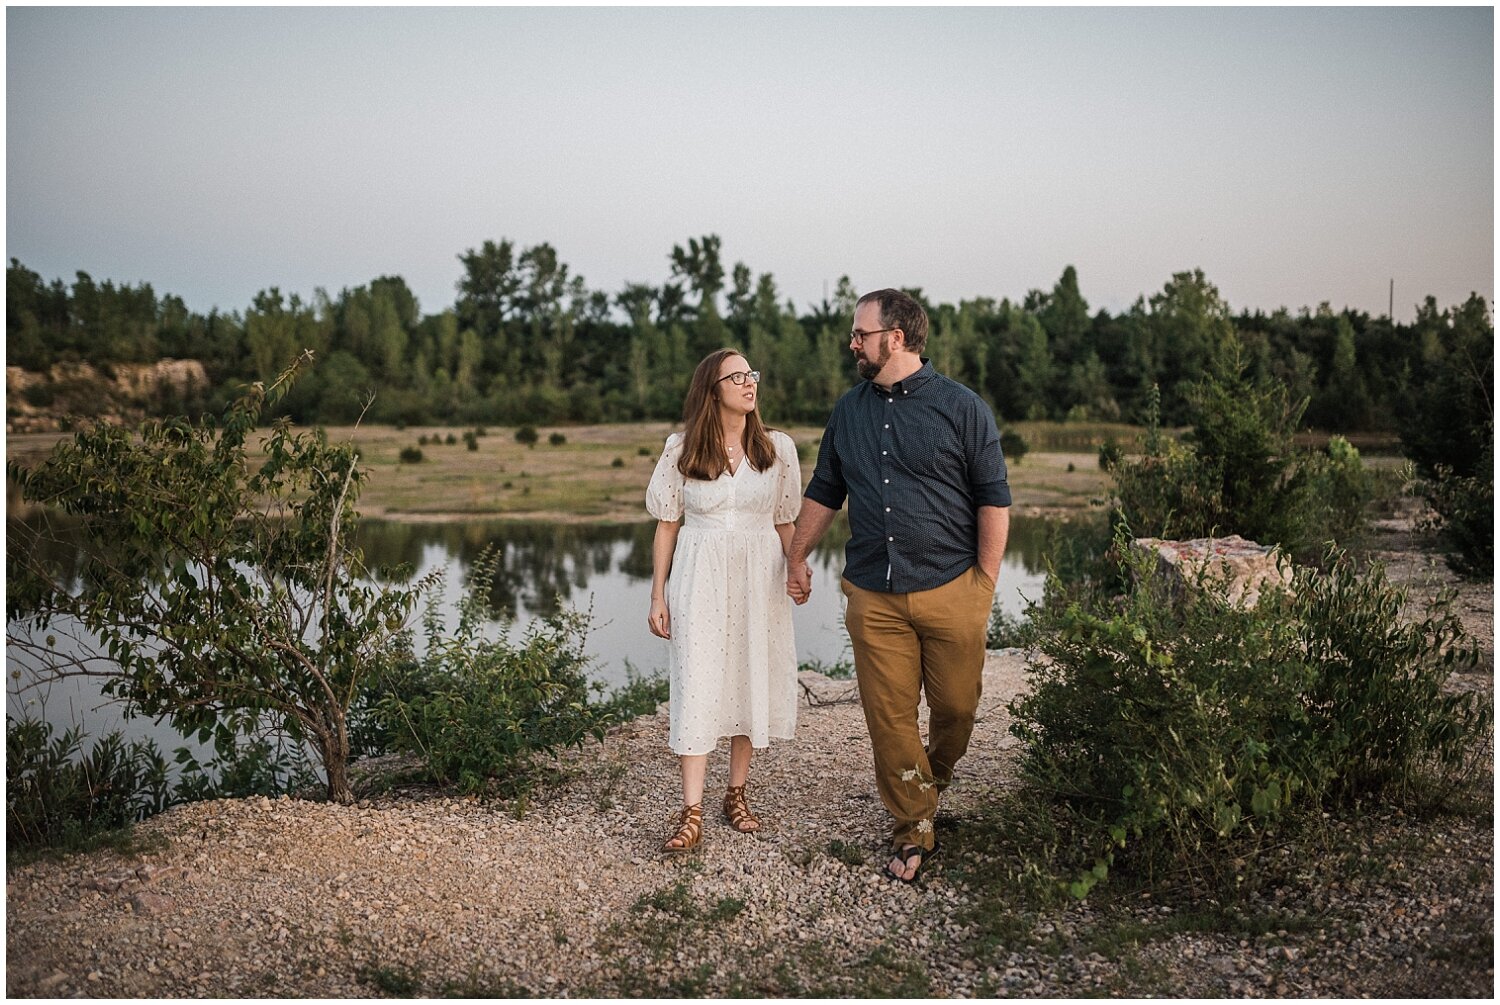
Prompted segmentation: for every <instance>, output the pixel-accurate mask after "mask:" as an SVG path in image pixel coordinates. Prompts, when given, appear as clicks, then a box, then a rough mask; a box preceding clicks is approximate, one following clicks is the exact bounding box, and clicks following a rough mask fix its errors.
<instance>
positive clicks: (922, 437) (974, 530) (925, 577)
mask: <svg viewBox="0 0 1500 1005" xmlns="http://www.w3.org/2000/svg"><path fill="white" fill-rule="evenodd" d="M804 495H805V496H806V497H807V498H808V499H811V500H812V501H813V502H816V503H821V504H823V505H824V506H827V507H828V508H829V509H835V510H836V509H838V508H839V507H840V506H842V505H843V504H844V499H845V498H846V497H847V498H848V500H849V530H850V538H849V544H848V545H847V546H846V548H845V551H844V576H845V578H847V579H848V580H849V582H851V583H853V584H854V585H855V586H858V587H860V588H861V589H865V590H880V591H886V592H891V593H913V592H916V591H918V590H931V589H934V588H936V587H939V586H942V585H943V584H944V583H946V582H949V581H950V580H952V579H953V578H954V577H955V576H957V575H958V574H959V573H961V572H964V571H965V570H966V569H968V568H970V567H971V566H973V565H975V564H976V563H977V562H978V561H979V517H978V509H979V507H980V506H1009V505H1010V485H1009V484H1008V483H1007V482H1006V476H1005V458H1004V456H1002V455H1001V453H1000V433H999V431H998V430H997V429H996V428H995V417H994V415H993V414H991V412H990V408H989V406H988V405H986V404H985V403H984V400H983V399H982V398H980V397H979V395H977V394H975V393H974V392H973V391H971V390H969V389H968V388H967V387H964V386H963V385H962V384H960V383H959V382H958V381H956V380H953V379H952V378H949V377H945V376H943V375H942V374H940V373H937V372H936V371H934V370H933V369H932V364H931V363H929V362H928V361H927V360H926V359H925V358H924V359H923V360H922V369H920V370H918V371H917V372H916V373H914V374H912V375H911V376H910V377H908V378H906V379H905V380H903V381H899V382H898V383H897V384H896V385H895V386H894V387H892V388H891V389H890V390H888V391H887V390H886V389H884V388H882V387H879V386H878V385H876V384H875V383H874V382H873V381H863V382H862V383H860V384H859V385H858V386H856V387H854V388H852V389H850V390H849V391H848V393H846V394H845V395H844V396H843V397H841V398H839V400H838V403H837V404H835V405H834V406H833V414H832V415H830V416H829V417H828V426H827V427H826V428H825V429H824V430H823V442H822V443H821V444H820V445H819V447H818V465H817V468H816V469H815V470H814V471H813V477H812V481H811V482H809V483H808V486H807V490H806V491H805V492H804Z"/></svg>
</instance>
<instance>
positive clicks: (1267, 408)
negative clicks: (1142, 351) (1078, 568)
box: [1112, 343, 1371, 561]
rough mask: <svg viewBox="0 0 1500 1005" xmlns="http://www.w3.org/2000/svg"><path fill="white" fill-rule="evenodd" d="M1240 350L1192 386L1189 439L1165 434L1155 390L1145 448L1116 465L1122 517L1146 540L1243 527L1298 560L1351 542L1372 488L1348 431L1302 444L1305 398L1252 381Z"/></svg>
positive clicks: (1226, 531) (1360, 526) (1358, 531)
mask: <svg viewBox="0 0 1500 1005" xmlns="http://www.w3.org/2000/svg"><path fill="white" fill-rule="evenodd" d="M1239 353H1240V350H1239V346H1238V344H1237V343H1236V345H1235V346H1234V348H1233V350H1232V351H1231V352H1229V353H1227V354H1226V355H1225V356H1223V357H1222V358H1220V359H1218V360H1216V361H1215V363H1214V364H1213V367H1212V369H1211V370H1210V372H1209V374H1208V375H1207V376H1206V377H1204V379H1203V380H1202V381H1200V382H1199V383H1197V384H1195V385H1193V386H1192V387H1191V388H1190V389H1189V391H1188V394H1187V398H1188V402H1189V409H1190V411H1189V418H1190V419H1191V420H1192V422H1193V428H1192V430H1191V431H1190V433H1189V434H1188V435H1187V436H1186V437H1185V440H1187V441H1188V442H1177V441H1174V440H1173V439H1172V438H1170V437H1168V436H1165V435H1163V433H1162V431H1161V427H1160V423H1159V406H1160V393H1159V392H1158V391H1157V389H1156V388H1152V393H1151V397H1150V399H1149V403H1148V406H1147V415H1146V427H1147V431H1146V443H1145V452H1144V454H1143V455H1142V456H1141V457H1140V458H1138V459H1136V460H1134V461H1124V460H1121V461H1118V462H1116V463H1115V465H1114V467H1113V471H1112V473H1113V475H1114V480H1115V494H1116V496H1117V498H1118V500H1119V515H1120V519H1121V521H1122V522H1123V523H1125V524H1128V525H1129V526H1130V527H1131V528H1132V529H1133V530H1134V531H1135V533H1137V534H1140V535H1142V536H1148V537H1166V538H1171V537H1177V538H1194V537H1209V536H1216V535H1227V534H1240V535H1243V536H1244V537H1247V538H1250V539H1252V540H1254V541H1258V542H1260V543H1261V544H1279V545H1281V547H1282V548H1283V549H1284V550H1285V551H1287V552H1288V553H1290V554H1291V555H1292V556H1293V557H1295V558H1297V559H1298V560H1300V561H1311V560H1316V559H1319V558H1321V557H1322V556H1323V555H1324V554H1326V552H1327V546H1328V544H1329V543H1331V542H1340V543H1345V544H1347V543H1352V542H1353V541H1354V540H1355V539H1357V538H1358V537H1359V536H1360V534H1361V533H1362V532H1363V528H1364V506H1365V503H1366V502H1368V500H1369V498H1370V494H1371V489H1370V483H1369V478H1368V475H1367V474H1366V472H1365V471H1364V468H1363V466H1362V465H1361V463H1360V458H1359V452H1358V451H1356V450H1355V449H1354V448H1353V447H1352V446H1350V445H1349V444H1348V442H1347V441H1345V440H1344V439H1343V438H1342V437H1335V438H1334V440H1333V441H1331V442H1330V444H1329V449H1328V451H1325V452H1322V453H1318V452H1314V451H1309V450H1298V449H1296V448H1295V447H1294V446H1293V443H1292V436H1293V434H1294V433H1295V432H1296V429H1297V424H1298V421H1299V420H1300V418H1301V415H1302V409H1303V408H1304V407H1305V405H1306V402H1302V403H1297V404H1294V403H1292V402H1291V401H1290V400H1289V399H1288V396H1287V391H1286V388H1285V386H1284V385H1282V384H1281V383H1279V382H1276V381H1273V380H1270V379H1263V380H1258V381H1253V380H1251V379H1250V377H1249V376H1248V366H1247V364H1245V363H1244V362H1243V361H1242V360H1241V357H1240V354H1239Z"/></svg>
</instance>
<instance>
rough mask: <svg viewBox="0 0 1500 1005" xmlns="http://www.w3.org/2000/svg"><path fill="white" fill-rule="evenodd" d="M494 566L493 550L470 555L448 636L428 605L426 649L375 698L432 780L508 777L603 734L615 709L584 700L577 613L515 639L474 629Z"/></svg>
mask: <svg viewBox="0 0 1500 1005" xmlns="http://www.w3.org/2000/svg"><path fill="white" fill-rule="evenodd" d="M498 565H499V553H498V552H496V551H495V550H494V549H493V548H491V549H487V550H486V551H485V552H484V553H483V554H482V555H481V556H480V557H479V558H478V559H477V560H476V561H475V563H474V566H473V572H472V573H471V577H472V578H471V581H470V584H469V589H468V591H467V592H466V593H465V596H464V598H463V599H462V600H461V601H460V604H459V623H458V626H457V629H456V631H455V632H454V634H453V635H452V636H451V637H448V638H444V637H443V635H442V631H443V625H442V624H441V619H440V618H439V617H438V616H437V615H436V613H435V610H436V608H435V607H434V606H429V610H428V616H427V618H426V619H425V632H426V639H427V647H426V656H425V657H424V658H423V659H422V660H421V661H420V662H416V661H413V662H411V663H409V664H408V665H407V666H406V667H405V668H404V669H401V670H397V671H393V673H394V677H393V678H392V679H389V680H388V681H387V683H386V685H385V691H386V694H385V697H383V698H382V699H381V700H380V701H379V702H378V704H377V710H378V715H379V717H380V719H381V721H382V722H383V723H384V725H385V728H386V729H387V730H388V732H389V735H390V737H391V742H392V745H393V746H394V747H395V748H396V749H398V750H405V751H409V752H411V753H417V754H420V755H422V757H423V758H424V760H425V762H426V766H427V772H428V775H429V776H430V777H431V778H432V780H433V781H435V782H438V783H440V784H451V785H456V786H458V788H460V789H461V790H463V791H464V792H468V793H479V792H484V791H485V790H487V789H488V788H489V786H490V784H491V782H492V781H495V780H502V781H505V782H507V783H509V784H515V783H517V782H518V781H519V780H522V779H524V778H525V776H526V774H527V769H528V768H529V767H530V765H531V762H532V761H533V759H534V758H535V757H536V756H537V755H540V754H550V755H555V754H556V753H557V751H558V750H559V749H561V748H563V747H569V746H581V745H582V744H583V742H584V741H585V740H586V739H587V737H589V736H590V735H592V736H594V737H596V738H602V737H603V735H604V731H605V729H606V728H607V727H608V725H609V724H610V723H611V722H613V721H616V718H617V716H619V715H620V714H622V713H621V711H620V708H619V707H614V706H609V705H601V704H597V703H594V702H592V701H591V695H597V694H598V693H599V692H600V691H601V690H602V687H601V685H599V684H597V683H592V682H590V680H589V678H588V676H587V673H586V671H587V668H588V665H589V659H588V657H587V656H585V655H584V652H583V643H584V639H585V637H586V635H587V627H588V621H587V618H586V617H585V616H584V615H581V614H577V613H563V614H559V615H554V616H552V617H550V618H547V619H546V620H545V621H543V622H542V623H541V624H539V625H538V626H536V627H534V628H532V629H531V630H529V631H528V632H527V633H526V635H525V636H524V637H523V638H522V640H521V641H520V643H519V644H512V643H510V642H508V641H506V640H505V639H503V638H501V639H498V640H492V639H486V638H484V637H483V631H484V630H485V628H486V626H487V625H489V624H490V623H492V622H494V621H495V620H497V618H498V615H497V614H496V612H495V611H494V610H493V609H492V607H491V605H490V602H489V597H490V595H491V588H492V584H493V582H494V578H495V575H496V573H497V570H498Z"/></svg>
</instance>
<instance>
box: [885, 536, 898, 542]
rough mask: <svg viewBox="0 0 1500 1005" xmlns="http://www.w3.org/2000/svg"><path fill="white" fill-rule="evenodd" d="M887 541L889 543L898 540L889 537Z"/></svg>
mask: <svg viewBox="0 0 1500 1005" xmlns="http://www.w3.org/2000/svg"><path fill="white" fill-rule="evenodd" d="M886 540H887V541H894V540H896V539H895V538H894V537H888V538H886Z"/></svg>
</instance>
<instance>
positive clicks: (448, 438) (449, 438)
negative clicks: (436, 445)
mask: <svg viewBox="0 0 1500 1005" xmlns="http://www.w3.org/2000/svg"><path fill="white" fill-rule="evenodd" d="M443 442H444V443H445V444H447V445H448V446H450V447H451V446H453V445H454V444H455V443H457V442H458V437H457V436H454V435H453V434H452V433H449V434H448V435H447V436H445V437H443Z"/></svg>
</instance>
